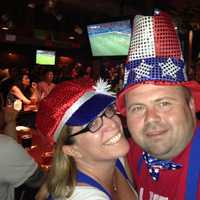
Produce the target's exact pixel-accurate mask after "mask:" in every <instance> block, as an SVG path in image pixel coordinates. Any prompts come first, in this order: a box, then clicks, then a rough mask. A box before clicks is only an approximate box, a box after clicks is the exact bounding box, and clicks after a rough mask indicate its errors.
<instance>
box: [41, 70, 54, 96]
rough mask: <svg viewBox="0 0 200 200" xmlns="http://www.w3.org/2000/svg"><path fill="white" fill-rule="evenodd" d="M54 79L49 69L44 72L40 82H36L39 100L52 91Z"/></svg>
mask: <svg viewBox="0 0 200 200" xmlns="http://www.w3.org/2000/svg"><path fill="white" fill-rule="evenodd" d="M53 79H54V73H53V71H52V70H51V69H47V70H45V71H44V74H43V77H42V80H41V81H40V82H38V91H39V96H40V100H42V99H43V98H45V97H47V96H48V95H49V93H50V92H51V91H52V90H53V88H54V87H55V86H56V84H55V83H53Z"/></svg>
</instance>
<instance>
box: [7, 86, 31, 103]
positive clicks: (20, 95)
mask: <svg viewBox="0 0 200 200" xmlns="http://www.w3.org/2000/svg"><path fill="white" fill-rule="evenodd" d="M10 93H11V94H13V95H15V96H16V97H17V98H18V99H20V100H21V101H22V102H23V103H24V104H30V103H31V100H29V99H28V98H27V97H25V96H24V94H23V93H22V91H21V90H20V89H19V87H17V86H16V85H14V86H12V88H11V90H10Z"/></svg>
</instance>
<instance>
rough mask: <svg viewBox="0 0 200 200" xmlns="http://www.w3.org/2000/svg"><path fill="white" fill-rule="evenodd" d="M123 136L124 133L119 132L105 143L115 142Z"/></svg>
mask: <svg viewBox="0 0 200 200" xmlns="http://www.w3.org/2000/svg"><path fill="white" fill-rule="evenodd" d="M121 136H122V134H121V133H119V134H117V135H115V136H114V137H112V138H111V139H109V140H108V141H107V142H106V143H105V144H106V145H110V144H115V143H117V142H118V141H119V140H120V139H121Z"/></svg>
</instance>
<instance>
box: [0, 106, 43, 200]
mask: <svg viewBox="0 0 200 200" xmlns="http://www.w3.org/2000/svg"><path fill="white" fill-rule="evenodd" d="M4 115H5V116H4V118H3V119H4V120H5V129H4V134H0V160H1V162H0V199H1V200H14V195H15V190H17V188H18V190H17V191H18V192H19V191H22V192H21V194H23V195H20V194H19V193H16V200H17V199H18V198H19V199H29V200H31V199H33V197H32V196H31V195H30V194H26V193H27V192H26V190H31V191H33V188H34V190H36V191H37V188H39V187H40V186H41V184H42V183H43V181H44V173H43V172H42V171H41V170H40V169H39V167H38V165H37V163H36V162H35V161H34V160H33V159H32V158H31V157H30V156H29V154H28V153H27V152H26V151H25V150H24V148H23V147H22V146H21V145H20V144H18V143H17V142H16V140H15V139H14V138H15V137H14V135H15V127H16V126H15V120H16V116H17V112H16V111H15V110H13V108H10V107H6V108H5V110H4ZM11 136H12V137H14V138H12V137H11ZM19 187H20V188H19ZM25 188H26V189H25ZM31 188H32V189H31ZM20 196H21V197H20ZM22 196H24V198H22ZM17 197H18V198H17Z"/></svg>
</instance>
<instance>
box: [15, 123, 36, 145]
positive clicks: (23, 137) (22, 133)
mask: <svg viewBox="0 0 200 200" xmlns="http://www.w3.org/2000/svg"><path fill="white" fill-rule="evenodd" d="M16 131H17V135H18V140H19V142H20V143H21V145H22V146H23V147H24V148H25V149H32V148H35V147H36V146H33V144H32V143H33V140H32V132H31V128H29V127H26V126H17V127H16Z"/></svg>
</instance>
